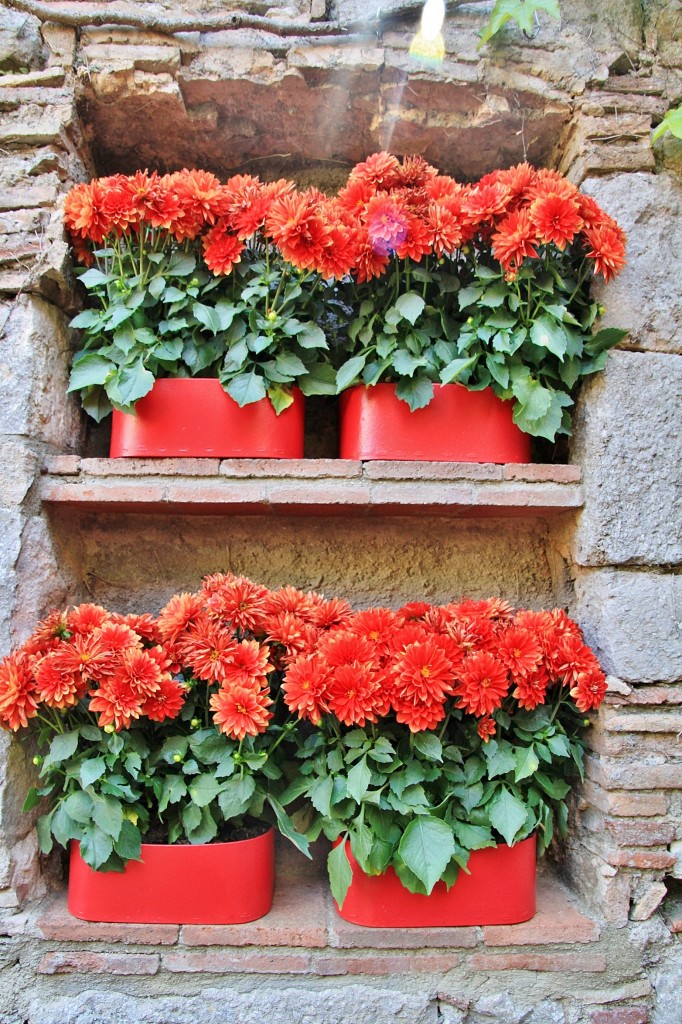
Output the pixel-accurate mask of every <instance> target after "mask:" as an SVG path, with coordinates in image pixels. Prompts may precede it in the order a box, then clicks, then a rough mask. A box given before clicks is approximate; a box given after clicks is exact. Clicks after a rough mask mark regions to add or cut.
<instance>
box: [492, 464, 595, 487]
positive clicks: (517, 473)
mask: <svg viewBox="0 0 682 1024" xmlns="http://www.w3.org/2000/svg"><path fill="white" fill-rule="evenodd" d="M582 475H583V474H582V468H581V467H580V466H573V465H569V466H552V465H542V464H539V463H533V464H527V463H523V464H520V465H506V466H504V467H503V473H502V478H503V479H504V480H529V481H530V480H534V481H537V482H545V481H547V482H549V481H552V482H554V483H557V484H579V483H580V481H581V480H582Z"/></svg>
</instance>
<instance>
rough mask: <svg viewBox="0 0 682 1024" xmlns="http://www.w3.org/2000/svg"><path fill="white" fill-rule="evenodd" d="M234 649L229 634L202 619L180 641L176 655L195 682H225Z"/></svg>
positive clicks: (234, 643) (234, 644) (232, 639)
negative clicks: (189, 670) (197, 679)
mask: <svg viewBox="0 0 682 1024" xmlns="http://www.w3.org/2000/svg"><path fill="white" fill-rule="evenodd" d="M236 646H237V644H236V641H235V640H234V637H233V636H232V633H231V632H230V631H229V630H227V629H222V628H221V627H220V626H219V625H217V624H216V623H214V622H211V621H210V620H208V619H206V620H202V621H200V622H198V623H197V624H196V626H194V627H192V628H191V629H190V630H188V632H187V633H186V634H185V635H184V636H182V637H181V638H180V640H179V641H178V644H177V648H176V654H177V657H178V658H179V660H180V661H181V662H182V664H183V665H187V666H188V667H189V668H190V669H191V670H192V672H193V673H194V674H195V675H196V676H197V677H198V678H199V679H203V680H205V681H206V682H211V683H215V682H222V680H223V679H225V673H226V672H227V670H228V667H229V666H230V664H231V660H232V655H233V654H234V651H235V649H236Z"/></svg>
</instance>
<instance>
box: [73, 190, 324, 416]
mask: <svg viewBox="0 0 682 1024" xmlns="http://www.w3.org/2000/svg"><path fill="white" fill-rule="evenodd" d="M65 220H66V225H67V229H68V231H69V234H70V236H71V239H72V243H73V245H74V251H75V253H76V256H77V257H78V258H80V259H81V260H82V261H84V262H85V263H86V264H87V265H88V269H86V270H84V271H82V272H81V273H80V275H79V276H80V281H81V283H82V284H83V285H84V286H85V288H86V289H87V291H88V295H89V308H87V309H85V310H84V311H83V312H82V313H80V314H79V315H78V316H76V317H75V318H74V319H73V320H72V322H71V326H73V327H76V328H79V329H80V330H81V331H82V332H83V333H82V338H83V344H82V347H81V349H80V350H79V351H78V352H76V355H75V357H74V363H73V370H72V373H71V380H70V386H69V390H70V391H74V392H79V393H80V395H81V399H82V403H83V407H84V408H85V410H86V411H87V412H88V413H89V414H90V415H91V416H92V417H93V418H94V419H96V420H98V421H99V420H101V419H102V417H104V416H105V415H107V413H109V412H110V411H111V409H112V407H113V408H116V409H120V410H122V411H124V412H131V411H133V409H134V407H135V403H136V402H137V401H138V400H139V399H140V398H142V397H143V396H144V395H146V394H147V393H148V392H149V391H150V390H151V388H152V386H153V384H154V380H155V379H156V378H157V377H197V376H199V377H218V378H219V379H220V381H221V383H222V384H223V386H224V387H225V389H226V391H227V392H228V394H229V395H231V396H232V398H234V399H235V401H236V402H237V403H238V404H239V405H240V406H243V405H246V404H248V403H251V402H256V401H259V400H260V399H263V398H265V397H266V396H267V397H268V398H269V399H270V401H271V402H272V404H273V406H274V408H275V411H276V412H278V413H279V412H281V411H282V410H283V409H285V408H287V407H288V406H289V405H290V404H291V402H292V401H293V398H292V395H291V388H292V386H293V385H297V386H299V387H300V388H301V390H302V391H303V392H304V393H305V394H308V395H310V394H328V393H332V392H333V390H334V374H333V371H332V369H331V367H330V366H329V363H328V354H327V349H328V344H327V340H326V336H325V332H324V330H323V329H322V328H321V327H320V323H324V322H325V312H324V302H323V293H324V291H325V281H324V277H323V272H324V273H326V274H330V273H331V272H332V270H334V271H335V272H343V271H344V266H341V265H339V263H338V256H337V254H336V253H335V254H334V257H333V260H334V261H335V262H334V267H333V268H332V267H331V266H330V265H329V264H330V256H331V255H332V254H331V253H330V252H329V250H330V248H331V241H330V238H331V231H332V226H334V229H335V235H334V239H335V245H338V244H339V239H340V237H342V236H343V228H342V227H341V226H337V225H336V221H335V219H334V216H333V211H332V207H331V206H330V205H329V204H328V203H327V202H326V200H325V197H324V196H322V195H321V193H317V192H308V193H297V192H296V190H295V189H294V186H293V184H292V183H291V182H285V181H281V182H276V183H274V184H273V185H263V184H262V183H261V182H259V181H258V179H257V178H251V177H249V176H246V175H238V176H237V177H235V178H232V179H230V181H228V182H227V184H226V185H221V184H220V182H219V181H218V179H217V178H215V177H214V176H213V175H210V174H207V173H206V172H204V171H181V172H178V173H177V174H173V175H166V176H165V177H163V178H160V177H159V176H158V175H156V174H151V175H149V174H147V172H138V173H137V174H136V175H133V176H131V177H126V176H124V175H116V176H114V177H112V178H104V179H97V180H95V181H92V182H90V183H88V184H84V185H77V186H75V188H73V189H72V190H71V192H70V193H69V195H68V197H67V200H66V208H65ZM313 234H314V238H313Z"/></svg>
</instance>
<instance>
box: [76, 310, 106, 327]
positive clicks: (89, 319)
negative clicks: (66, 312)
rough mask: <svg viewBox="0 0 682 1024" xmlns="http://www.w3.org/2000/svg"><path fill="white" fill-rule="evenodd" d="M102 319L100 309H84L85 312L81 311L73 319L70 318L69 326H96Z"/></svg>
mask: <svg viewBox="0 0 682 1024" xmlns="http://www.w3.org/2000/svg"><path fill="white" fill-rule="evenodd" d="M101 319H102V314H101V313H100V312H99V310H96V309H84V310H83V312H82V313H79V314H78V316H75V317H74V318H73V320H69V327H78V328H81V329H83V328H87V327H96V326H97V325H98V324H99V322H100V320H101Z"/></svg>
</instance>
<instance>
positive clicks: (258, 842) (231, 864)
mask: <svg viewBox="0 0 682 1024" xmlns="http://www.w3.org/2000/svg"><path fill="white" fill-rule="evenodd" d="M274 879H275V833H274V829H272V828H270V829H268V831H267V832H264V833H263V835H260V836H256V837H255V838H253V839H244V840H241V841H240V842H236V843H207V844H206V845H204V846H184V845H183V846H163V845H153V844H151V843H143V844H142V861H129V862H128V863H127V864H126V867H125V870H124V871H123V872H118V871H93V870H92V868H90V867H88V865H87V864H86V863H85V861H84V860H83V858H82V857H81V855H80V844H79V843H77V842H72V843H71V855H70V861H69V897H68V904H69V911H70V913H72V914H73V916H74V917H79V918H81V919H82V920H84V921H123V922H126V923H128V922H135V923H142V924H243V923H244V922H245V921H255V920H256V919H257V918H259V917H263V916H264V915H265V914H267V913H268V911H269V910H270V907H271V906H272V894H273V890H274Z"/></svg>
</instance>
